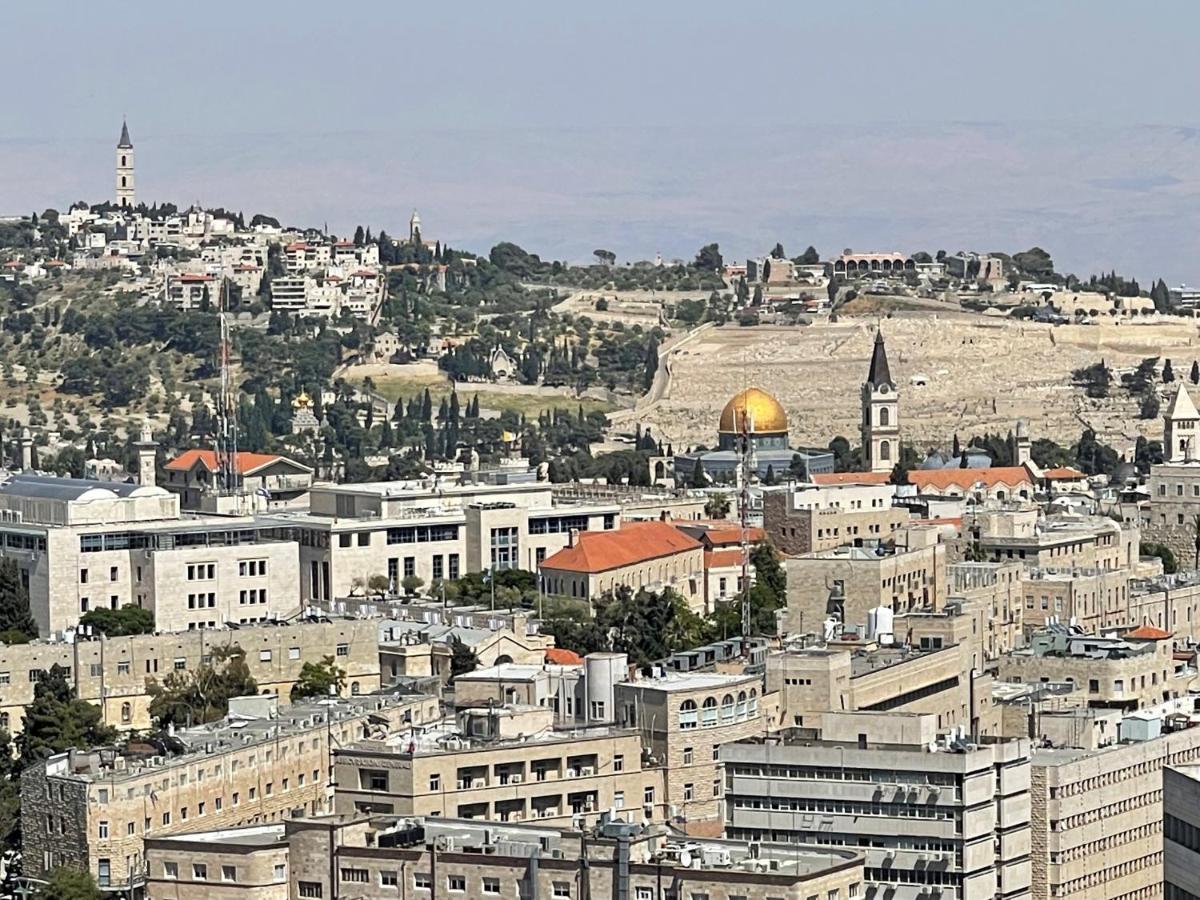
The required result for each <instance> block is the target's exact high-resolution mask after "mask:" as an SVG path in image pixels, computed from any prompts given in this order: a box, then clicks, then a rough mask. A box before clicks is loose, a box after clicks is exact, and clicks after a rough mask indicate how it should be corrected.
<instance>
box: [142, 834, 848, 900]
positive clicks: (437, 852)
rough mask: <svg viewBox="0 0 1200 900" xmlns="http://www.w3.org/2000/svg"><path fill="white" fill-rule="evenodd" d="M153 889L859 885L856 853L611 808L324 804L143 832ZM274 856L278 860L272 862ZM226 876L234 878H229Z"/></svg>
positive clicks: (424, 890)
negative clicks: (243, 820)
mask: <svg viewBox="0 0 1200 900" xmlns="http://www.w3.org/2000/svg"><path fill="white" fill-rule="evenodd" d="M147 855H148V859H149V863H150V879H149V882H148V890H149V898H150V900H168V898H169V900H191V898H199V897H202V896H205V889H206V888H209V889H210V890H212V893H213V895H214V896H217V897H229V898H237V897H244V896H249V895H248V894H246V893H245V891H244V890H243V889H241V887H240V886H241V884H242V883H243V882H244V881H249V880H258V879H267V882H268V883H267V884H264V885H263V888H262V893H261V894H255V895H254V896H255V897H263V898H267V900H283V898H284V897H288V896H290V897H330V898H336V897H358V898H364V900H373V898H385V897H387V898H392V897H401V898H404V897H430V898H446V897H451V898H454V897H472V898H476V897H481V898H492V897H495V898H497V900H520V898H533V897H538V898H540V897H547V898H549V897H553V898H556V900H572V898H578V900H586V898H596V900H599V898H604V897H620V898H625V900H661V898H666V897H673V898H678V900H702V898H707V900H743V898H744V900H776V898H785V897H786V898H799V900H806V898H810V897H816V898H819V900H852V898H858V897H862V896H863V890H862V889H863V866H862V857H861V855H859V854H857V853H854V852H852V851H849V850H836V849H832V848H817V847H801V846H789V847H780V846H773V845H765V844H764V845H751V844H749V843H747V842H745V841H729V840H703V841H701V840H688V841H682V840H680V839H679V838H678V837H676V836H674V835H672V834H670V833H669V832H667V831H666V829H664V828H661V827H655V828H643V827H641V826H637V825H629V824H627V823H625V822H622V821H620V820H617V819H614V820H612V821H608V822H606V823H605V824H603V825H601V826H599V827H597V828H595V829H592V830H588V831H586V832H583V831H563V830H558V829H555V828H553V827H547V826H539V825H530V824H498V823H480V822H475V821H469V820H468V821H456V820H452V819H442V818H431V817H403V818H401V817H395V816H391V817H385V816H371V817H368V816H364V815H359V816H332V817H325V818H318V819H304V820H301V819H294V820H290V821H288V822H286V823H284V824H283V825H282V826H280V827H275V828H272V829H270V830H267V829H238V830H233V831H228V832H204V833H199V834H193V835H189V836H187V837H181V838H165V839H158V840H151V841H148V842H147ZM281 859H282V862H281V861H280V860H281ZM226 879H228V880H226Z"/></svg>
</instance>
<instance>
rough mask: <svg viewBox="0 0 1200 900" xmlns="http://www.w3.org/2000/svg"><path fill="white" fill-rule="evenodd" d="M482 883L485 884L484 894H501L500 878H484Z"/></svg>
mask: <svg viewBox="0 0 1200 900" xmlns="http://www.w3.org/2000/svg"><path fill="white" fill-rule="evenodd" d="M482 882H483V892H484V893H485V894H499V893H500V879H499V878H484V879H483V880H482Z"/></svg>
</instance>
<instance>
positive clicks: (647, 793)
mask: <svg viewBox="0 0 1200 900" xmlns="http://www.w3.org/2000/svg"><path fill="white" fill-rule="evenodd" d="M642 802H643V803H645V804H647V805H650V804H652V803H654V788H653V786H650V787H647V788H646V789H645V790H643V791H642Z"/></svg>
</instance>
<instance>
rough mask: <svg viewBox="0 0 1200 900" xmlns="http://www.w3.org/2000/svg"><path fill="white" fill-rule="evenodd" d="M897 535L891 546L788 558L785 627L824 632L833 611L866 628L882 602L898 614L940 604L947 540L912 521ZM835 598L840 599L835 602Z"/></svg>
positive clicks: (943, 595)
mask: <svg viewBox="0 0 1200 900" xmlns="http://www.w3.org/2000/svg"><path fill="white" fill-rule="evenodd" d="M893 537H894V545H891V546H886V545H883V544H876V545H874V546H861V547H839V548H837V549H835V550H826V551H823V552H820V553H808V554H804V555H803V556H790V557H788V558H787V559H786V560H785V563H784V565H785V567H786V569H787V574H788V604H787V609H786V610H785V612H784V619H783V630H784V631H785V632H787V633H789V634H820V633H821V632H822V631H823V628H824V622H825V620H826V619H827V618H829V617H830V616H833V617H834V618H837V619H838V620H839V621H840V622H841V623H842V624H843V625H855V626H863V627H865V626H866V623H867V613H868V611H869V610H872V609H875V608H876V607H880V606H885V607H888V608H889V609H891V610H892V611H893V612H894V613H896V614H900V613H904V612H910V611H913V610H917V609H921V610H930V611H936V610H939V609H941V608H942V606H943V605H944V604H945V600H946V591H947V580H946V545H945V544H944V543H942V542H941V539H940V533H939V531H938V529H937V528H936V527H935V526H928V525H910V526H906V527H905V528H903V529H900V530H898V531H896V532H895V533H894V534H893ZM833 597H836V598H837V599H836V601H834V602H831V600H830V599H828V598H833ZM833 606H837V607H839V608H837V609H833V608H831V607H833Z"/></svg>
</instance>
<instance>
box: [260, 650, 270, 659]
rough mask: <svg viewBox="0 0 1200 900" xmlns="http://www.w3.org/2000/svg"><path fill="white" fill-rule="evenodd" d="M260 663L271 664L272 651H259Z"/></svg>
mask: <svg viewBox="0 0 1200 900" xmlns="http://www.w3.org/2000/svg"><path fill="white" fill-rule="evenodd" d="M258 661H259V662H270V661H271V651H270V650H259V651H258Z"/></svg>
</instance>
